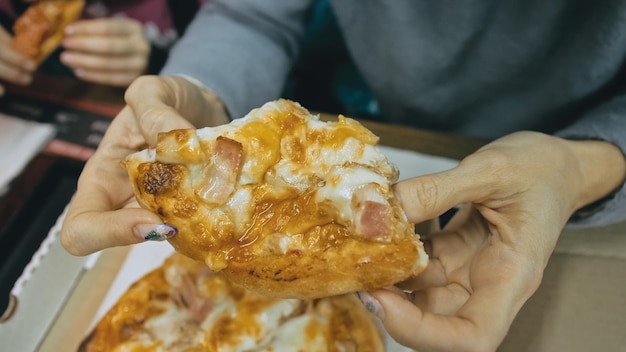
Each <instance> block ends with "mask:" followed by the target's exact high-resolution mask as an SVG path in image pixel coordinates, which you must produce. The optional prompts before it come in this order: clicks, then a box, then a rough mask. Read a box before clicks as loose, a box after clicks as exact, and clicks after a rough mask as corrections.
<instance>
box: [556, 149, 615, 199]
mask: <svg viewBox="0 0 626 352" xmlns="http://www.w3.org/2000/svg"><path fill="white" fill-rule="evenodd" d="M564 141H565V143H566V144H567V146H568V148H569V150H570V151H571V152H572V153H573V155H574V157H575V160H577V168H576V169H575V172H576V174H577V176H578V177H577V179H578V182H577V185H576V188H575V189H576V190H577V191H578V192H577V197H576V200H575V204H574V207H575V209H574V210H578V209H581V208H583V207H585V206H588V205H590V204H593V203H595V202H597V201H598V200H601V199H603V198H605V197H606V196H608V195H610V194H612V193H613V192H615V191H616V190H618V189H619V188H620V187H621V186H622V185H623V183H624V181H625V179H626V157H625V156H624V154H623V153H622V151H621V150H620V149H619V148H618V147H617V146H615V145H613V144H611V143H609V142H605V141H597V140H564Z"/></svg>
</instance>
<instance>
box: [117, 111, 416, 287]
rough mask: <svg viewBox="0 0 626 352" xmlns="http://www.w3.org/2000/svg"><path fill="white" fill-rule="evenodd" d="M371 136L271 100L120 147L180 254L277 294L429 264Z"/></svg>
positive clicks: (354, 125) (381, 280) (367, 282)
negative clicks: (141, 144)
mask: <svg viewBox="0 0 626 352" xmlns="http://www.w3.org/2000/svg"><path fill="white" fill-rule="evenodd" d="M377 142H378V137H376V136H375V135H374V134H373V133H372V132H370V131H369V130H367V129H366V128H365V127H363V126H362V125H361V124H360V123H358V122H357V121H355V120H353V119H350V118H346V117H343V116H339V118H338V120H337V121H334V122H323V121H320V120H319V117H318V116H316V115H311V114H310V113H309V112H308V111H307V110H306V109H304V108H302V107H301V106H300V105H299V104H297V103H294V102H292V101H288V100H278V101H274V102H270V103H267V104H265V105H264V106H263V107H261V108H259V109H255V110H253V111H251V112H250V113H249V114H248V115H247V116H246V117H243V118H241V119H237V120H234V121H232V122H231V123H230V124H227V125H222V126H218V127H213V128H203V129H198V130H174V131H171V132H167V133H162V134H160V135H159V138H158V143H157V145H156V147H155V148H149V149H146V150H143V151H141V152H137V153H134V154H132V155H130V156H128V157H127V159H126V160H125V161H124V162H123V166H124V167H125V168H126V169H127V170H128V173H129V175H130V178H131V180H132V183H133V185H134V189H135V194H136V198H137V201H138V203H139V204H140V205H141V206H142V207H144V208H146V209H149V210H151V211H153V212H155V213H156V214H158V215H159V216H160V217H161V218H162V219H163V221H164V222H165V223H167V224H170V225H172V226H174V227H176V228H177V230H178V234H177V236H174V237H172V238H170V239H169V242H170V243H171V244H172V245H173V247H174V248H175V249H176V250H177V251H178V252H180V253H183V254H185V255H187V256H189V257H191V258H194V259H197V260H201V261H204V262H205V263H206V264H207V265H208V266H209V268H211V269H212V270H214V271H223V272H224V274H225V275H226V276H227V277H228V278H229V279H231V280H232V281H234V282H236V283H238V284H240V285H242V286H244V287H246V288H248V289H250V290H253V291H257V292H262V293H265V294H271V295H274V296H279V297H296V298H317V297H324V296H332V295H338V294H343V293H347V292H353V291H357V290H372V289H377V288H381V287H384V286H388V285H393V284H395V283H397V282H400V281H403V280H406V279H408V278H410V277H413V276H415V275H417V274H419V273H420V272H421V271H422V270H423V269H424V268H425V266H426V263H427V255H426V253H425V252H424V249H423V246H422V243H421V242H420V238H419V236H418V235H416V234H415V230H414V224H412V223H410V222H409V221H408V220H407V218H406V216H405V214H404V212H403V210H402V209H401V208H400V206H399V204H398V201H397V199H396V198H395V196H394V194H393V192H392V188H391V185H392V183H393V182H395V181H396V179H397V177H398V171H397V169H396V168H395V167H394V166H393V165H391V164H390V163H389V162H388V161H387V159H386V157H385V156H384V155H383V154H382V153H381V152H380V151H379V150H378V149H377V147H376V145H377Z"/></svg>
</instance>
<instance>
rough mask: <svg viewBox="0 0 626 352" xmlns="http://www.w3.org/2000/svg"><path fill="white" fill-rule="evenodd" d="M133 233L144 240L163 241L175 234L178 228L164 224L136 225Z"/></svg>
mask: <svg viewBox="0 0 626 352" xmlns="http://www.w3.org/2000/svg"><path fill="white" fill-rule="evenodd" d="M135 233H136V234H137V235H138V236H140V237H141V238H143V240H144V241H165V240H166V239H168V238H171V237H174V236H176V234H177V233H178V230H176V228H175V227H174V226H171V225H166V224H146V225H137V226H136V227H135Z"/></svg>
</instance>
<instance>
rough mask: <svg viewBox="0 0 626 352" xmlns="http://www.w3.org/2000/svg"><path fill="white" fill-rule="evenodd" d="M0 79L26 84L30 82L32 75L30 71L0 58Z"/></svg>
mask: <svg viewBox="0 0 626 352" xmlns="http://www.w3.org/2000/svg"><path fill="white" fill-rule="evenodd" d="M0 79H2V80H4V81H7V82H11V83H14V84H19V85H27V84H30V82H32V80H33V75H32V73H31V72H30V71H26V70H24V69H23V68H21V67H19V66H14V65H11V64H10V63H7V62H3V61H1V60H0Z"/></svg>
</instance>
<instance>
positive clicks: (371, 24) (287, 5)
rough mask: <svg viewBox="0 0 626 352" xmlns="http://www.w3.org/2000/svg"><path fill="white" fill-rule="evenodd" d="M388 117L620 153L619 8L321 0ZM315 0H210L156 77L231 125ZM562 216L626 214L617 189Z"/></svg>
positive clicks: (606, 219) (279, 69)
mask: <svg viewBox="0 0 626 352" xmlns="http://www.w3.org/2000/svg"><path fill="white" fill-rule="evenodd" d="M330 4H331V7H332V10H333V12H334V14H335V17H336V20H337V25H338V27H339V29H340V33H341V36H342V38H343V40H344V41H345V45H346V47H347V51H348V53H349V56H350V57H351V59H352V61H353V63H354V67H356V70H357V72H358V74H359V76H360V77H362V79H363V81H364V82H365V84H366V85H367V87H368V88H369V91H370V92H371V93H372V94H373V97H374V99H375V102H376V103H377V106H376V108H377V109H379V111H380V116H381V118H383V119H384V121H386V122H389V123H395V124H404V125H411V126H415V127H419V128H427V129H433V130H438V131H443V132H448V133H453V134H459V135H465V136H474V137H481V138H486V139H495V138H498V137H501V136H503V135H506V134H509V133H511V132H515V131H519V130H534V131H540V132H545V133H551V134H556V135H559V136H562V137H566V138H582V139H599V140H605V141H609V142H611V143H614V144H615V145H617V146H618V147H619V148H621V150H622V151H624V150H626V117H625V114H626V97H625V96H624V87H626V82H625V79H626V75H625V74H624V73H625V71H624V67H625V66H624V62H625V61H624V60H625V59H626V2H623V1H599V2H588V1H582V0H551V1H536V0H530V1H528V0H481V1H476V0H470V1H462V2H459V1H446V0H444V1H425V0H394V1H382V0H359V1H356V0H352V1H350V0H341V1H339V0H337V1H333V0H330ZM313 5H314V1H312V0H290V1H282V0H281V1H279V0H265V1H255V0H215V1H211V2H209V3H208V4H206V5H205V6H204V7H203V8H202V9H201V11H200V13H199V15H198V16H197V17H196V19H195V21H193V22H192V24H191V25H190V27H189V30H188V33H187V35H185V37H184V38H182V40H180V41H179V42H178V43H177V45H176V46H175V47H174V49H173V51H172V53H171V57H170V60H169V61H168V63H167V64H166V66H165V68H164V70H163V71H162V73H163V74H186V75H189V76H191V77H194V78H196V79H198V80H200V81H201V82H203V83H204V84H205V85H206V86H207V87H209V88H210V89H212V90H213V91H215V92H216V94H217V95H218V96H219V97H220V98H221V99H222V100H223V102H224V103H225V105H226V107H227V109H228V111H229V113H230V114H231V116H233V117H239V116H243V115H245V114H246V113H247V112H248V111H249V110H250V109H252V108H255V107H258V106H260V105H262V104H263V103H265V102H266V101H268V100H272V99H276V98H277V97H279V96H280V94H281V92H282V91H283V86H284V84H285V82H286V79H287V77H288V75H289V73H290V69H291V68H292V67H293V65H294V63H295V62H296V61H297V60H298V59H299V54H300V53H301V52H303V51H301V47H300V44H301V42H302V40H303V38H304V36H305V34H306V30H307V20H309V19H310V18H311V14H312V12H311V10H312V6H313ZM597 209H601V211H596V212H593V213H590V214H588V216H585V217H579V218H575V219H572V221H571V225H572V226H575V225H580V226H591V225H600V224H606V223H610V222H615V221H620V220H624V219H625V218H626V190H625V189H623V188H622V189H621V190H620V191H619V192H617V193H616V194H615V195H613V196H612V197H611V198H610V199H608V200H606V201H605V202H603V203H602V204H601V206H600V207H598V208H597Z"/></svg>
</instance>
